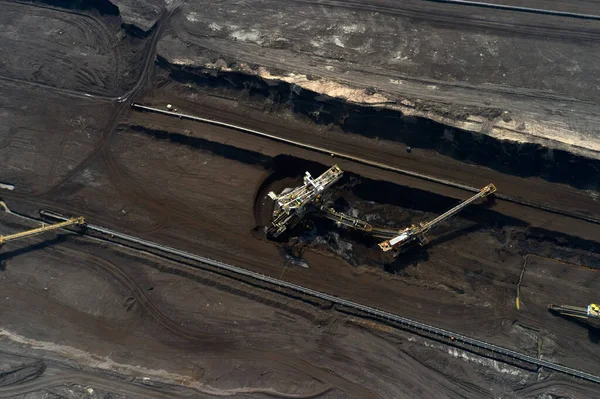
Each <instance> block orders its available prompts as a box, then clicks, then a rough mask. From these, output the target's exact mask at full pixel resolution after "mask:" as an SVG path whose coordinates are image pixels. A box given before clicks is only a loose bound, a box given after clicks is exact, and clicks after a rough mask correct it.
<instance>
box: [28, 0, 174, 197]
mask: <svg viewBox="0 0 600 399" xmlns="http://www.w3.org/2000/svg"><path fill="white" fill-rule="evenodd" d="M177 10H178V8H177V7H175V8H173V9H170V10H165V11H164V12H163V15H162V16H161V18H160V19H159V20H158V22H157V24H156V28H155V32H154V35H153V37H152V40H151V41H150V43H149V44H148V50H147V53H146V57H145V60H144V62H143V68H142V71H141V73H140V78H139V80H138V81H137V83H136V84H135V85H134V87H133V88H132V89H131V90H130V91H129V92H128V93H126V94H125V95H123V96H122V98H120V99H119V100H118V104H119V105H118V106H117V108H116V109H115V111H114V113H113V115H112V116H111V117H110V119H109V122H108V127H107V128H106V130H105V131H104V133H103V134H102V137H101V139H100V141H99V143H98V144H97V145H96V147H95V148H94V149H93V150H92V151H91V152H90V154H89V155H88V156H87V157H86V158H85V159H84V160H83V161H81V162H80V163H79V165H77V166H76V167H75V168H73V169H72V170H71V171H70V172H69V173H68V174H67V175H66V176H64V177H63V178H62V179H61V180H60V181H58V182H57V183H56V184H55V185H54V186H52V187H50V188H49V189H47V190H45V191H41V192H38V193H36V194H35V195H34V196H35V197H52V196H55V195H56V194H57V193H58V192H59V191H60V188H61V186H63V185H64V184H65V183H68V182H70V181H71V180H73V178H75V176H77V175H78V174H79V173H80V172H82V171H84V170H85V169H86V168H87V167H88V166H90V165H91V164H92V162H93V161H94V160H95V159H96V158H97V157H98V156H101V157H102V158H103V159H105V158H106V157H107V154H110V139H111V137H112V135H113V133H114V131H115V129H116V127H117V125H118V121H119V119H120V118H121V116H122V115H123V114H124V112H125V111H127V109H128V108H129V99H131V98H133V97H134V96H135V95H136V94H137V93H138V92H139V91H140V90H141V89H142V88H143V87H144V85H145V84H146V82H147V81H148V79H149V75H150V71H151V67H152V64H153V62H154V59H155V58H156V46H157V44H158V41H159V39H160V37H161V35H162V32H163V31H164V29H165V26H166V25H167V22H168V20H169V19H170V18H171V16H172V15H173V14H174V13H175V12H176V11H177ZM109 156H110V155H109Z"/></svg>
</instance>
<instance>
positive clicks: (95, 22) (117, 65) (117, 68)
mask: <svg viewBox="0 0 600 399" xmlns="http://www.w3.org/2000/svg"><path fill="white" fill-rule="evenodd" d="M0 2H3V3H6V4H7V5H8V6H9V7H10V6H27V7H30V8H32V9H34V10H38V9H44V10H49V11H52V12H54V13H56V14H58V16H57V19H58V20H61V21H63V22H65V23H67V24H69V25H73V24H75V25H77V27H78V28H80V29H81V30H82V31H85V32H87V31H88V30H89V31H93V30H94V29H93V28H98V29H99V30H101V31H102V33H103V36H104V37H103V39H104V40H103V41H102V42H104V43H110V42H111V39H112V34H111V32H110V31H109V30H108V29H107V27H106V25H105V24H104V23H103V21H101V20H100V19H98V18H96V17H94V16H93V15H90V14H87V13H80V12H77V11H73V10H67V9H61V8H56V7H52V6H48V5H43V4H37V3H28V2H22V1H10V2H7V1H6V0H0ZM63 14H67V15H69V14H70V15H73V16H77V17H80V18H83V20H84V21H85V20H87V21H91V22H92V23H91V24H89V25H87V26H84V25H83V24H82V23H80V21H78V20H77V19H76V18H68V19H67V18H62V16H63ZM86 27H87V28H89V29H86ZM96 42H98V40H96ZM106 48H107V49H109V50H110V52H111V53H112V58H113V62H112V63H113V65H114V71H113V73H112V75H113V76H115V77H116V78H115V82H118V81H119V80H120V77H121V60H122V58H121V55H120V53H119V51H118V49H117V47H115V46H112V45H110V44H109V45H107V46H106ZM0 78H4V76H2V75H0ZM6 78H7V79H9V80H17V81H21V82H24V83H32V84H36V83H37V84H40V85H43V86H47V87H48V88H51V89H57V90H60V91H63V92H70V93H72V94H76V95H77V96H82V95H84V96H85V97H89V94H87V93H85V92H84V91H82V90H71V89H63V88H60V87H57V86H53V85H45V84H44V83H38V82H32V81H29V80H20V79H14V78H8V77H6ZM96 80H98V79H96ZM92 97H100V98H107V99H108V98H110V97H107V96H105V95H101V94H96V95H93V96H92ZM119 97H120V96H119ZM119 97H114V99H118V98H119Z"/></svg>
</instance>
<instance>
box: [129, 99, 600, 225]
mask: <svg viewBox="0 0 600 399" xmlns="http://www.w3.org/2000/svg"><path fill="white" fill-rule="evenodd" d="M131 107H132V108H133V109H134V110H137V111H146V112H154V113H159V114H163V115H167V116H171V117H176V118H180V119H188V120H192V121H196V122H201V123H208V124H211V125H215V126H221V127H226V128H229V129H233V130H237V131H239V132H243V133H248V134H252V135H254V136H259V137H262V138H266V139H269V140H273V141H278V142H281V143H285V144H288V145H292V146H294V147H299V148H303V149H307V150H311V151H316V152H319V153H323V154H328V155H329V154H331V155H333V156H335V157H337V158H341V159H346V160H349V161H353V162H357V163H360V164H363V165H368V166H373V167H376V168H379V169H383V170H387V171H392V172H396V173H400V174H403V175H406V176H410V177H416V178H418V179H422V180H426V181H430V182H434V183H438V184H443V185H445V186H448V187H454V188H459V189H462V190H466V191H470V192H472V193H477V192H479V190H480V189H479V188H477V187H471V186H468V185H465V184H460V183H457V182H453V181H450V180H446V179H440V178H437V177H435V176H430V175H425V174H422V173H418V172H414V171H412V170H408V169H401V168H397V167H395V166H391V165H387V164H383V163H380V162H375V161H371V160H369V159H365V158H359V157H355V156H352V155H349V154H345V153H341V152H338V151H334V150H331V149H329V148H323V147H317V146H314V145H311V144H306V143H302V142H299V141H295V140H289V139H286V138H283V137H279V136H275V135H272V134H269V133H264V132H259V131H257V130H253V129H247V128H245V127H242V126H237V125H232V124H230V123H225V122H220V121H216V120H213V119H206V118H200V117H197V116H193V115H187V114H182V113H179V112H172V111H165V110H162V109H159V108H154V107H148V106H145V105H141V104H137V103H131ZM494 197H495V198H497V199H501V200H504V201H508V202H512V203H515V204H519V205H523V206H527V207H531V208H535V209H540V210H543V211H546V212H551V213H554V214H557V215H563V216H568V217H571V218H575V219H580V220H585V221H587V222H591V223H594V224H600V219H598V218H595V217H592V216H588V215H582V214H579V213H575V212H569V211H566V210H563V209H558V208H554V207H550V206H546V205H542V204H536V203H532V202H529V201H524V200H522V199H520V198H515V197H510V196H507V195H503V194H497V193H496V194H494Z"/></svg>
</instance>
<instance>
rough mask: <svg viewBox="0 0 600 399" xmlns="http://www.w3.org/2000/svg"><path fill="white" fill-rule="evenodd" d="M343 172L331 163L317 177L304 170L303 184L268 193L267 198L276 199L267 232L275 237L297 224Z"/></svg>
mask: <svg viewBox="0 0 600 399" xmlns="http://www.w3.org/2000/svg"><path fill="white" fill-rule="evenodd" d="M343 174H344V172H342V170H341V169H340V168H339V166H337V165H333V166H332V167H331V168H329V169H327V170H326V171H325V172H324V173H323V174H322V175H320V176H319V177H317V178H314V179H313V177H312V176H311V174H310V173H309V172H306V175H305V176H304V184H303V185H302V186H300V187H296V188H294V189H292V190H289V191H288V190H284V191H283V192H282V193H281V194H279V195H277V194H275V193H274V192H272V191H271V192H270V193H269V194H268V196H269V198H271V199H272V200H273V201H276V206H275V210H274V211H273V221H272V222H271V225H270V226H269V227H268V228H267V234H269V235H271V236H273V237H277V236H278V235H280V234H281V233H283V232H284V231H285V230H287V229H288V228H291V227H293V226H295V225H296V224H298V222H300V220H302V218H303V217H304V215H306V213H307V212H308V211H310V210H311V209H312V208H313V207H314V204H315V202H316V201H318V199H319V198H320V196H321V193H322V192H323V191H325V190H326V189H327V188H329V187H330V186H331V185H332V184H334V183H335V182H337V181H338V180H339V179H340V178H341V177H342V175H343Z"/></svg>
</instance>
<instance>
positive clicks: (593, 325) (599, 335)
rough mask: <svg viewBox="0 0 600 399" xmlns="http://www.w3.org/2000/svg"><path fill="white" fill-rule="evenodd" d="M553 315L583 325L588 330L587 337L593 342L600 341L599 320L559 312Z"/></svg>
mask: <svg viewBox="0 0 600 399" xmlns="http://www.w3.org/2000/svg"><path fill="white" fill-rule="evenodd" d="M554 316H555V317H560V318H561V319H564V320H567V321H569V322H571V323H574V324H577V325H579V326H581V327H584V328H585V329H587V331H588V339H589V340H590V341H591V342H593V343H595V344H598V343H600V320H598V321H596V320H592V319H588V320H586V319H579V318H576V317H570V316H566V315H560V314H556V315H554Z"/></svg>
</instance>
